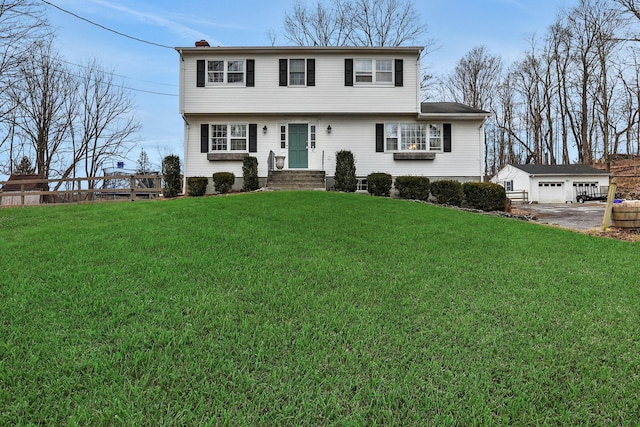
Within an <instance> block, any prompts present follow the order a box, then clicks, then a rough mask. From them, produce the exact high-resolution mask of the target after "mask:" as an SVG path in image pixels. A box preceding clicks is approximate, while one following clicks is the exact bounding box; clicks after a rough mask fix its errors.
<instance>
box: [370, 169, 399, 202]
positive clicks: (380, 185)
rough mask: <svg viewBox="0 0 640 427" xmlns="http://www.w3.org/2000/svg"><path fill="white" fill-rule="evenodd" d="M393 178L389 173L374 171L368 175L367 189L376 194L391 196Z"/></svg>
mask: <svg viewBox="0 0 640 427" xmlns="http://www.w3.org/2000/svg"><path fill="white" fill-rule="evenodd" d="M392 183H393V178H392V177H391V175H389V174H388V173H384V172H374V173H371V174H369V175H367V191H369V194H372V195H374V196H383V197H389V192H390V191H391V184H392Z"/></svg>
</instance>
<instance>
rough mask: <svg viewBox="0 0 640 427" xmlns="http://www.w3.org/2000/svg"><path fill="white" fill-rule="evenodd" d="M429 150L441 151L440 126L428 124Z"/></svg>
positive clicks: (439, 124)
mask: <svg viewBox="0 0 640 427" xmlns="http://www.w3.org/2000/svg"><path fill="white" fill-rule="evenodd" d="M429 150H430V151H441V150H442V124H441V123H438V124H433V123H430V124H429Z"/></svg>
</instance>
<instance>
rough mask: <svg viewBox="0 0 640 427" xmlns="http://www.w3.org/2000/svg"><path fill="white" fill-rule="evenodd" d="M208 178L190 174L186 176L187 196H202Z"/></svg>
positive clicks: (205, 189)
mask: <svg viewBox="0 0 640 427" xmlns="http://www.w3.org/2000/svg"><path fill="white" fill-rule="evenodd" d="M208 183H209V178H207V177H206V176H190V177H187V194H188V195H189V196H194V197H198V196H204V194H205V193H206V192H207V184H208Z"/></svg>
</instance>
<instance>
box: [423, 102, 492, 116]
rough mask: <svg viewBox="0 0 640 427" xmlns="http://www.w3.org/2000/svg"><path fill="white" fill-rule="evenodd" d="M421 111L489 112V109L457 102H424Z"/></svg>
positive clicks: (428, 112)
mask: <svg viewBox="0 0 640 427" xmlns="http://www.w3.org/2000/svg"><path fill="white" fill-rule="evenodd" d="M420 111H421V112H422V114H489V112H488V111H484V110H479V109H477V108H473V107H469V106H468V105H464V104H459V103H457V102H423V103H422V104H420Z"/></svg>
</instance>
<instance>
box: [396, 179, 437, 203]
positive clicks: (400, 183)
mask: <svg viewBox="0 0 640 427" xmlns="http://www.w3.org/2000/svg"><path fill="white" fill-rule="evenodd" d="M394 185H395V187H396V190H398V193H399V196H400V198H402V199H411V200H427V199H428V198H429V189H430V188H431V183H430V181H429V178H427V177H426V176H399V177H397V178H396V182H395V184H394Z"/></svg>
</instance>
